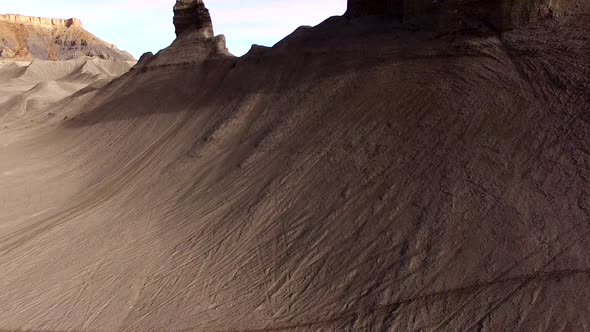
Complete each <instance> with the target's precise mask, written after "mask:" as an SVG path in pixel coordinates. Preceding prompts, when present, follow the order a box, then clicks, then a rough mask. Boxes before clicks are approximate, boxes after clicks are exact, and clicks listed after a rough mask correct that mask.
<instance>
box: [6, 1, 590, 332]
mask: <svg viewBox="0 0 590 332" xmlns="http://www.w3.org/2000/svg"><path fill="white" fill-rule="evenodd" d="M352 2H353V1H352V0H351V3H352ZM179 3H180V5H179V6H177V8H176V11H175V16H176V17H175V21H176V22H177V23H178V26H177V32H178V38H177V40H176V41H175V42H174V43H173V44H172V45H171V47H170V48H168V49H166V50H163V51H161V52H159V53H158V54H156V55H149V54H148V55H145V56H144V57H143V58H142V60H141V62H140V63H139V64H138V65H137V66H135V67H134V69H133V70H132V71H131V72H129V73H127V74H125V75H123V76H121V77H119V78H116V79H114V80H112V81H110V83H108V84H106V85H104V86H102V87H101V86H100V85H98V86H94V87H93V86H89V87H88V88H86V89H84V90H80V91H78V92H76V93H74V94H72V95H70V96H69V97H66V98H65V99H61V100H59V101H56V102H54V103H53V104H52V105H53V106H52V107H51V109H50V110H48V111H47V112H51V113H53V114H55V116H53V117H49V118H47V119H33V121H34V122H31V119H29V118H18V117H17V116H13V117H8V118H6V119H10V121H9V122H6V121H8V120H6V119H4V118H0V156H1V157H0V188H2V190H0V204H1V207H2V208H1V209H0V271H2V273H1V274H0V329H7V330H35V331H70V330H71V331H86V330H88V331H89V330H100V331H148V330H153V331H413V330H417V331H431V330H432V331H434V330H443V331H445V330H447V331H504V330H508V331H531V330H534V331H584V330H587V329H588V326H589V325H590V320H589V318H588V315H587V311H588V303H590V289H588V287H587V285H588V282H589V281H590V259H589V258H588V254H587V253H588V252H589V251H590V240H589V234H590V185H589V181H590V150H589V148H588V146H590V144H589V143H590V117H589V114H588V109H589V107H590V98H589V94H588V91H590V79H589V77H590V49H589V48H588V45H590V39H589V38H590V36H589V34H588V33H587V32H588V29H589V28H590V16H589V15H587V12H585V11H583V10H584V8H583V7H579V10H580V11H579V12H578V11H575V10H571V9H568V8H567V7H561V5H556V4H555V3H556V2H552V3H553V4H550V5H548V7H547V8H545V9H546V10H545V9H544V10H542V11H537V10H536V9H535V11H534V12H533V11H530V12H529V13H530V15H529V16H528V18H527V19H525V20H522V21H519V22H520V24H518V25H517V26H516V27H512V28H510V27H502V28H498V26H496V25H493V24H490V19H489V17H488V16H487V15H483V16H481V15H479V14H478V13H475V14H474V13H473V12H472V11H471V10H467V11H465V14H462V15H466V16H459V17H456V18H457V19H451V18H452V17H453V15H455V14H456V13H460V12H461V10H460V9H463V8H465V7H461V6H462V5H461V6H459V5H458V6H459V7H455V8H454V7H452V6H451V7H444V6H446V5H449V6H450V5H451V4H452V3H453V2H446V1H445V2H439V3H441V6H443V7H441V8H435V9H434V10H433V9H428V11H426V12H425V14H424V15H427V16H428V15H431V18H432V19H431V20H425V21H424V22H426V23H420V20H417V21H414V22H408V20H409V18H408V17H407V16H405V14H404V13H403V12H400V11H399V10H400V9H399V8H398V7H395V8H398V9H392V11H391V12H390V11H384V10H383V9H379V10H377V11H375V9H373V7H371V6H373V5H374V2H371V1H368V0H367V1H360V2H359V1H356V3H357V4H356V6H357V7H354V8H357V9H358V8H360V9H359V10H358V11H355V10H349V12H348V13H347V15H345V16H342V17H332V18H330V19H328V20H326V21H325V22H324V23H322V24H320V25H319V26H316V27H313V28H300V29H298V30H297V31H295V32H294V33H293V34H292V35H290V36H288V37H286V38H285V39H284V40H283V41H281V42H280V43H278V44H277V45H275V46H274V47H272V48H262V47H253V48H252V50H251V51H250V52H249V53H248V54H247V55H245V56H244V57H241V58H236V57H233V56H231V55H229V54H227V52H226V51H225V49H224V45H223V38H222V37H213V33H212V24H210V22H209V20H210V19H209V15H208V14H209V13H208V11H206V8H205V7H204V4H203V3H202V1H188V0H185V1H179ZM384 3H385V4H386V5H387V4H396V2H384ZM429 3H430V2H429ZM463 3H465V2H461V4H463ZM503 3H504V2H503ZM503 3H501V4H500V5H502V4H503ZM510 3H512V4H516V5H526V4H527V3H533V2H531V1H527V2H525V1H520V0H515V1H510ZM543 3H545V2H543ZM563 4H566V2H565V1H564V2H563ZM351 8H352V7H351ZM387 8H390V7H387ZM392 8H393V7H392ZM497 8H504V7H497ZM388 10H389V9H388ZM427 12H429V14H426V13H427ZM543 12H544V13H545V14H542V13H543ZM484 13H485V12H484ZM448 15H451V16H448ZM445 17H451V18H449V19H448V20H447V19H446V18H445ZM434 18H441V20H440V21H438V22H439V24H432V22H435V20H434ZM442 18H445V19H442ZM22 71H23V69H22V68H20V67H16V66H15V65H12V66H11V67H8V69H7V72H9V73H10V74H9V75H12V76H14V75H17V74H18V75H22V74H21V72H22ZM7 75H8V74H7ZM61 87H62V89H66V87H64V86H61ZM38 89H39V90H43V89H56V87H55V86H53V87H52V86H40V87H38ZM35 91H36V90H35ZM87 91H90V92H88V93H86V92H87ZM65 116H67V117H68V118H67V119H65Z"/></svg>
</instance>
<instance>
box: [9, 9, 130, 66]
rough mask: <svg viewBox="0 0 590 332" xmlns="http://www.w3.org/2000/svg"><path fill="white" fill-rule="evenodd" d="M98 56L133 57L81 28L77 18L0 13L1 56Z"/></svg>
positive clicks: (102, 57) (109, 57)
mask: <svg viewBox="0 0 590 332" xmlns="http://www.w3.org/2000/svg"><path fill="white" fill-rule="evenodd" d="M80 57H97V58H101V59H107V60H118V61H133V60H134V59H133V56H132V55H131V54H129V53H127V52H125V51H121V50H119V49H117V47H116V46H115V45H113V44H109V43H107V42H105V41H103V40H101V39H99V38H97V37H96V36H94V35H93V34H91V33H90V32H88V31H86V30H84V28H83V27H82V22H81V21H80V20H78V19H75V18H72V19H52V18H42V17H31V16H23V15H12V14H9V15H0V60H11V59H17V60H32V59H42V60H71V59H75V58H80Z"/></svg>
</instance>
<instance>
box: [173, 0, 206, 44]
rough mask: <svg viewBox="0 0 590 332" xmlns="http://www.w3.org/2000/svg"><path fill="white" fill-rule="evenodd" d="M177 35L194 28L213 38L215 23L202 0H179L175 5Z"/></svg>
mask: <svg viewBox="0 0 590 332" xmlns="http://www.w3.org/2000/svg"><path fill="white" fill-rule="evenodd" d="M174 27H175V28H176V36H177V37H179V36H180V35H182V34H183V33H184V32H185V31H188V30H194V31H196V32H198V34H199V35H201V36H202V37H204V38H213V36H214V33H213V23H212V22H211V15H210V14H209V10H208V9H207V8H206V7H205V4H204V3H203V1H202V0H177V1H176V5H175V6H174Z"/></svg>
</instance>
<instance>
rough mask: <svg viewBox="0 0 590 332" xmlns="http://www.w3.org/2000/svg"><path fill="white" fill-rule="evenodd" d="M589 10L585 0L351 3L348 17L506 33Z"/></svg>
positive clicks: (354, 0)
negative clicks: (472, 23)
mask: <svg viewBox="0 0 590 332" xmlns="http://www.w3.org/2000/svg"><path fill="white" fill-rule="evenodd" d="M589 9H590V5H588V2H587V1H585V0H561V1H554V0H348V10H347V12H346V16H347V17H349V18H357V17H361V16H367V15H382V16H388V17H392V18H396V19H399V20H401V21H402V22H408V23H414V24H419V25H429V24H436V25H437V26H438V27H442V28H445V27H447V26H455V25H457V24H460V23H461V22H465V21H468V20H472V19H478V20H480V21H482V22H485V23H486V24H487V25H489V26H491V27H493V28H494V29H496V30H499V31H504V30H510V29H513V28H516V27H519V26H523V25H526V24H528V23H530V22H532V21H535V20H537V19H539V18H543V17H547V16H552V17H558V16H560V15H567V14H571V13H576V12H578V13H579V12H586V13H588V11H589ZM441 23H444V24H443V25H441Z"/></svg>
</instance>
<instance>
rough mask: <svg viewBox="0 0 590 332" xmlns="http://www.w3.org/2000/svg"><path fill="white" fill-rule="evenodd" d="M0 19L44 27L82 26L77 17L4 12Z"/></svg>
mask: <svg viewBox="0 0 590 332" xmlns="http://www.w3.org/2000/svg"><path fill="white" fill-rule="evenodd" d="M0 21H8V22H12V23H18V24H32V25H36V26H45V27H50V28H52V27H66V28H69V27H79V28H82V21H80V20H79V19H77V18H69V19H60V18H47V17H35V16H25V15H18V14H6V15H0Z"/></svg>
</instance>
